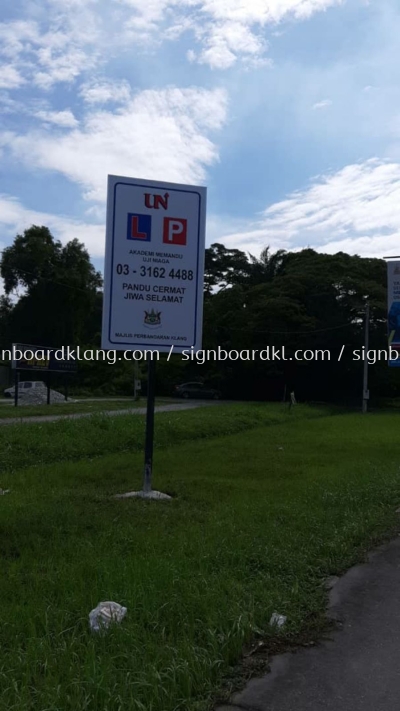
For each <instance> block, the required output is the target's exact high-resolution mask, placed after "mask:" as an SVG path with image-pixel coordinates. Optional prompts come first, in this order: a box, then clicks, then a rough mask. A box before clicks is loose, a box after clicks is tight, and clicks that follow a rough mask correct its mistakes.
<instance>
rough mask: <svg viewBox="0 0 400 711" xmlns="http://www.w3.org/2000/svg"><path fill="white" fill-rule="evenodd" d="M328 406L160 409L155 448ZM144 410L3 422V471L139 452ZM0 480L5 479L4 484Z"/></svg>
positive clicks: (0, 435) (0, 438)
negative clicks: (129, 412)
mask: <svg viewBox="0 0 400 711" xmlns="http://www.w3.org/2000/svg"><path fill="white" fill-rule="evenodd" d="M327 412H328V410H326V409H325V410H324V409H321V408H320V409H318V408H310V407H307V406H298V407H297V408H296V410H295V411H292V412H290V411H288V409H287V408H286V407H283V406H282V405H280V404H275V403H274V404H269V405H265V404H251V405H248V404H243V405H242V404H239V405H237V404H234V405H215V406H212V407H203V408H198V409H193V410H182V411H181V412H163V413H156V416H155V421H156V427H155V448H156V449H157V448H158V447H167V446H171V445H174V444H178V443H179V442H182V441H185V440H193V439H198V438H201V439H205V438H209V437H217V436H218V435H222V434H234V433H236V432H241V431H243V430H248V429H251V428H254V427H257V426H259V425H262V424H266V425H268V424H276V423H278V422H284V421H286V420H290V421H293V420H294V419H296V418H304V417H307V418H309V417H318V416H321V414H326V413H327ZM144 422H145V419H144V416H139V415H126V416H125V415H120V416H118V417H112V416H106V415H101V414H98V415H96V414H94V415H93V417H88V418H84V419H81V420H57V421H56V422H40V423H32V424H27V423H24V424H15V425H7V426H6V427H0V471H6V470H10V469H15V468H18V467H23V466H29V465H30V464H32V463H36V464H41V463H50V462H59V461H61V460H77V459H82V458H83V457H90V458H93V457H98V456H100V455H104V454H109V453H113V452H116V453H117V452H128V451H130V452H135V451H136V452H137V451H141V450H143V446H144ZM0 486H1V484H0Z"/></svg>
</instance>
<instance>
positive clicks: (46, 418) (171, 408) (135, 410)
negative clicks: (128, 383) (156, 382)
mask: <svg viewBox="0 0 400 711" xmlns="http://www.w3.org/2000/svg"><path fill="white" fill-rule="evenodd" d="M218 404H220V401H219V400H206V401H200V400H192V402H185V403H179V404H176V405H158V406H157V407H155V412H175V411H177V410H193V409H195V408H197V407H210V406H215V405H218ZM60 407H62V406H60ZM145 414H146V408H145V407H132V408H130V407H126V408H125V409H124V410H105V411H98V412H76V413H74V414H71V415H39V416H38V417H34V416H32V417H8V418H4V419H0V427H1V426H2V425H16V424H21V423H28V422H29V423H32V422H56V421H57V420H79V419H81V418H82V417H93V416H94V415H109V416H110V417H115V416H117V415H145Z"/></svg>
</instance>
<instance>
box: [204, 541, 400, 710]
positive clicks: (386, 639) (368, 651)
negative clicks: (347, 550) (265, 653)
mask: <svg viewBox="0 0 400 711" xmlns="http://www.w3.org/2000/svg"><path fill="white" fill-rule="evenodd" d="M329 614H330V615H332V616H333V617H334V618H335V619H336V620H340V621H341V622H340V625H339V627H340V629H338V630H337V631H335V632H334V633H333V634H332V635H331V639H330V640H329V641H326V642H323V643H322V644H321V645H320V646H318V647H314V648H312V649H307V650H301V651H298V652H295V653H288V654H284V655H281V656H279V657H276V658H275V659H274V660H273V662H272V664H271V673H270V674H268V675H267V676H265V677H263V678H262V679H255V680H253V681H251V682H250V683H249V684H248V686H247V687H246V689H245V690H244V691H243V692H240V693H239V694H235V695H234V697H233V698H232V704H228V705H225V706H220V707H219V709H218V711H243V710H244V709H245V710H246V711H399V709H400V538H397V539H396V540H395V541H393V542H392V543H390V544H389V545H387V546H385V547H382V548H380V549H378V550H377V551H376V552H375V553H373V554H372V555H370V556H369V562H368V563H367V564H366V565H363V566H357V567H356V568H352V569H351V570H350V571H349V572H348V573H347V574H346V575H345V576H344V577H343V578H341V579H340V580H339V582H338V583H337V584H336V585H335V586H334V588H333V589H332V591H331V593H330V610H329Z"/></svg>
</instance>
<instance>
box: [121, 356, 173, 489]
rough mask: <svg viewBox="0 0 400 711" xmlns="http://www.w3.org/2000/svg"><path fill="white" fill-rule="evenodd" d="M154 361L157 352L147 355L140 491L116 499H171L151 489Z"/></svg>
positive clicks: (154, 384)
mask: <svg viewBox="0 0 400 711" xmlns="http://www.w3.org/2000/svg"><path fill="white" fill-rule="evenodd" d="M156 360H157V352H154V353H147V409H146V437H145V445H144V475H143V489H142V491H129V492H128V493H127V494H117V495H116V496H115V498H116V499H129V498H133V497H135V498H139V499H164V500H168V499H171V496H169V495H168V494H163V493H162V492H161V491H154V490H153V489H152V486H151V484H152V477H153V449H154V410H155V407H154V402H155V386H156Z"/></svg>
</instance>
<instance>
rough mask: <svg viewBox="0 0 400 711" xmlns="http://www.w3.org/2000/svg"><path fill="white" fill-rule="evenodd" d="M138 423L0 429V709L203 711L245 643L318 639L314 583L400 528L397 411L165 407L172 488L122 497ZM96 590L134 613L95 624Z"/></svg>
mask: <svg viewBox="0 0 400 711" xmlns="http://www.w3.org/2000/svg"><path fill="white" fill-rule="evenodd" d="M38 429H41V435H40V437H39V436H38ZM142 429H143V420H142V419H140V418H137V419H136V420H135V418H133V417H124V416H122V417H120V418H116V419H113V418H108V419H107V418H91V420H90V421H86V420H85V421H81V422H79V423H78V422H62V423H49V424H46V425H32V426H30V425H25V426H15V427H14V426H10V427H8V428H4V430H6V432H4V433H3V432H2V431H0V451H1V456H2V462H1V465H2V466H1V471H2V474H1V475H0V486H1V487H3V488H10V490H11V491H10V493H9V494H8V495H6V496H3V497H0V531H1V538H0V556H1V559H2V576H1V579H0V602H1V610H2V621H1V625H0V659H1V663H0V704H1V705H0V708H1V710H2V711H3V710H4V711H6V710H7V711H28V710H29V711H36V710H38V711H39V710H40V711H61V710H62V711H77V710H78V709H79V711H98V710H100V709H101V710H102V711H178V709H179V710H182V711H183V710H185V711H203V709H207V708H209V707H210V704H211V702H212V700H213V699H214V698H215V693H216V690H217V689H218V688H219V687H220V686H221V684H222V682H223V680H224V679H226V677H227V674H229V673H230V672H231V668H232V665H234V664H235V663H236V662H237V661H238V659H239V658H240V654H241V650H242V648H243V645H244V644H245V643H247V642H249V641H250V640H251V639H253V638H255V637H257V638H262V639H264V640H265V642H266V644H267V648H268V647H270V648H271V649H272V648H274V645H275V643H276V640H277V638H278V639H279V640H280V642H282V643H293V642H294V641H295V640H296V639H300V638H303V639H311V638H312V639H315V636H316V635H318V634H319V633H320V632H321V631H322V630H323V629H324V627H325V619H324V607H325V600H326V593H325V592H324V588H323V586H322V584H321V583H322V582H323V580H324V579H325V578H326V577H327V576H329V575H333V574H337V573H340V572H342V571H344V570H345V569H346V568H347V567H348V566H350V565H351V564H353V563H355V562H356V561H358V560H361V559H362V557H363V552H364V551H365V550H366V549H368V548H370V547H371V546H372V544H373V543H374V542H375V541H377V540H380V539H382V537H384V536H386V535H389V534H390V533H393V532H394V531H395V530H397V528H398V514H396V513H395V510H396V508H397V507H398V505H399V501H400V481H399V454H400V452H399V449H400V447H399V444H397V442H398V420H397V417H396V416H395V415H386V414H385V415H370V416H364V417H363V416H361V415H338V416H328V415H327V413H326V412H325V411H323V410H310V409H308V408H306V407H298V408H297V409H296V412H292V413H289V412H288V411H287V410H283V409H282V407H281V406H276V407H273V406H263V405H249V406H245V405H238V406H236V405H232V406H221V407H216V408H209V409H208V408H207V409H206V408H205V409H204V410H193V411H188V412H182V413H163V414H159V415H157V417H156V450H155V458H154V460H155V461H154V464H155V481H154V485H155V487H156V488H159V489H161V490H162V491H167V492H168V493H170V494H172V495H173V496H174V500H173V501H171V502H157V503H156V502H144V501H139V500H133V499H130V500H123V501H121V500H116V499H114V498H113V494H115V493H120V492H124V491H128V490H131V489H133V488H138V487H140V484H141V469H142V458H143V457H142V452H141V451H140V448H141V446H142V441H143V432H142ZM93 438H95V439H96V440H97V441H96V442H94V441H93ZM73 440H75V441H73ZM24 441H25V444H26V447H25V448H24V447H23V446H22V445H23V442H24ZM73 444H75V449H74V448H73V446H72V445H73ZM96 445H97V449H96ZM8 446H9V449H8V450H7V447H8ZM26 449H28V451H29V452H30V459H29V458H28V457H27V454H26ZM57 452H58V459H57ZM100 455H101V456H100ZM33 461H35V462H36V463H37V464H36V466H34V467H29V466H27V465H28V464H30V463H32V462H33ZM100 600H115V601H117V602H119V603H121V604H124V605H126V606H127V608H128V615H127V617H126V619H125V620H124V621H123V623H122V624H121V626H119V627H115V628H114V629H113V630H111V631H110V632H108V633H107V634H106V635H104V636H94V635H93V634H91V633H90V631H89V627H88V613H89V611H90V610H91V609H92V608H93V607H95V605H96V604H97V603H98V602H99V601H100ZM274 611H278V612H280V613H282V614H285V615H286V616H287V618H288V623H287V625H286V626H285V628H283V630H281V631H279V632H276V631H273V630H271V628H270V627H269V625H268V621H269V619H270V616H271V614H272V612H274Z"/></svg>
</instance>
